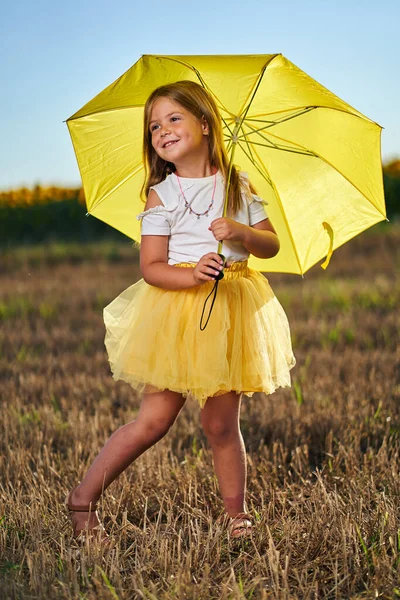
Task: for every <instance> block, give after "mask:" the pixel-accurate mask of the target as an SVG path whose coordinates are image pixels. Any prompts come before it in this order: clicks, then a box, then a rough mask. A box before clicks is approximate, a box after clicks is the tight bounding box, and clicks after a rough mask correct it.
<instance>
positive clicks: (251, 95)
mask: <svg viewBox="0 0 400 600" xmlns="http://www.w3.org/2000/svg"><path fill="white" fill-rule="evenodd" d="M277 56H280V54H273V55H272V56H271V57H270V58H269V59H268V60H267V62H266V63H265V64H264V66H263V67H262V69H261V72H260V74H259V76H258V79H257V81H256V82H255V84H254V86H253V89H251V90H250V92H249V93H248V95H247V98H246V100H245V101H244V103H243V106H242V108H241V110H240V111H239V115H241V114H242V113H243V111H245V112H244V115H243V117H241V119H242V120H243V119H244V118H245V117H246V115H247V113H248V111H249V108H250V106H251V103H252V102H253V100H254V96H255V95H256V93H257V90H258V88H259V86H260V84H261V81H262V79H263V77H264V73H265V71H266V69H267V67H268V65H269V64H270V63H271V62H272V61H273V60H274V58H276V57H277ZM254 88H255V89H254ZM249 98H250V100H248V99H249Z"/></svg>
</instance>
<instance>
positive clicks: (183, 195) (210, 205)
mask: <svg viewBox="0 0 400 600" xmlns="http://www.w3.org/2000/svg"><path fill="white" fill-rule="evenodd" d="M175 176H176V178H177V180H178V183H179V187H180V190H181V194H182V198H183V200H184V202H185V206H186V208H188V209H189V213H190V214H194V215H196V217H197V218H198V219H200V217H208V213H209V212H210V210H211V209H212V207H213V204H214V196H215V187H216V185H217V174H216V173H215V175H214V189H213V193H212V197H211V202H210V204H209V205H208V208H207V210H205V211H204V212H202V213H198V212H196V211H195V210H193V208H192V207H191V206H190V204H189V202H188V201H187V200H186V197H185V194H184V193H183V189H182V186H181V180H180V178H179V175H177V174H176V173H175Z"/></svg>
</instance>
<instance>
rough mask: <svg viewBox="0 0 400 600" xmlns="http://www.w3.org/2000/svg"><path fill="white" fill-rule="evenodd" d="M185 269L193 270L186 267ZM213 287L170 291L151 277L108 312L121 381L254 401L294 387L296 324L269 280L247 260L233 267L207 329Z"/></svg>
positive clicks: (200, 396) (110, 349)
mask: <svg viewBox="0 0 400 600" xmlns="http://www.w3.org/2000/svg"><path fill="white" fill-rule="evenodd" d="M176 267H177V268H193V265H188V264H181V265H176ZM212 287H213V283H212V282H209V283H206V284H204V285H201V286H196V287H193V288H190V289H185V290H177V291H175V290H163V289H160V288H157V287H154V286H151V285H148V284H147V283H146V282H145V281H144V280H143V279H141V280H140V281H138V282H137V283H135V284H134V285H132V286H130V287H129V288H127V289H126V290H125V291H124V292H122V294H120V295H119V296H118V297H117V298H115V300H113V301H112V302H111V303H110V304H109V305H108V306H106V307H105V309H104V322H105V325H106V336H105V345H106V349H107V353H108V358H109V363H110V367H111V371H112V373H113V377H114V379H115V380H123V381H126V382H127V383H129V384H130V385H131V386H132V387H133V388H134V389H136V390H137V391H139V392H142V391H144V389H145V387H146V386H148V385H149V386H151V388H156V389H159V390H164V389H169V390H173V391H176V392H180V393H181V394H183V395H184V396H185V397H187V396H192V397H194V398H195V399H197V401H198V402H199V404H200V406H201V407H204V405H205V403H206V400H207V398H208V397H210V396H218V395H221V394H224V393H226V392H228V391H231V390H234V391H237V392H244V393H245V394H246V395H248V396H251V395H252V394H253V393H254V392H265V393H266V394H271V393H272V392H274V391H275V390H276V389H277V388H278V387H288V386H290V373H289V371H290V369H291V368H292V367H293V366H294V365H295V362H296V361H295V358H294V356H293V352H292V346H291V340H290V331H289V324H288V320H287V317H286V314H285V312H284V310H283V308H282V306H281V305H280V303H279V301H278V300H277V298H276V297H275V295H274V293H273V291H272V289H271V287H270V285H269V283H268V280H267V279H266V278H265V277H264V276H263V275H261V273H259V272H258V271H254V270H253V269H250V268H248V266H247V261H245V262H237V263H234V264H233V265H232V266H231V267H230V268H228V269H225V276H224V279H222V280H221V281H220V282H219V287H218V293H217V297H216V301H215V304H214V307H213V310H212V313H211V317H210V320H209V323H208V325H207V327H206V328H205V329H204V331H201V330H200V319H201V314H202V311H203V306H204V302H205V300H206V298H207V296H208V295H209V293H210V291H211V290H212Z"/></svg>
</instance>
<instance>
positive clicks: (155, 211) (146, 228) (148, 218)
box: [136, 206, 171, 235]
mask: <svg viewBox="0 0 400 600" xmlns="http://www.w3.org/2000/svg"><path fill="white" fill-rule="evenodd" d="M170 213H171V211H170V210H168V209H167V208H166V207H165V206H154V207H153V208H149V209H148V210H145V211H143V212H141V213H140V214H138V215H137V216H136V218H137V220H138V221H141V222H142V224H141V230H140V232H141V234H142V235H171V222H170Z"/></svg>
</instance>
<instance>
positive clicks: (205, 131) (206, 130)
mask: <svg viewBox="0 0 400 600" xmlns="http://www.w3.org/2000/svg"><path fill="white" fill-rule="evenodd" d="M201 128H202V130H203V135H208V134H209V133H210V128H209V126H208V123H207V121H206V118H205V116H204V115H203V116H202V117H201Z"/></svg>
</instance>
